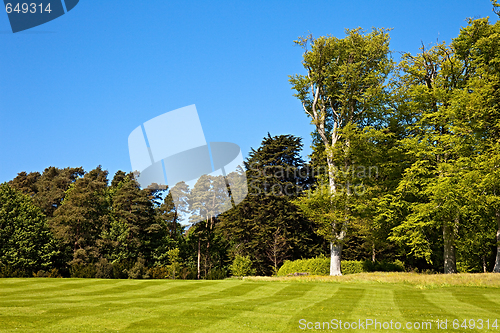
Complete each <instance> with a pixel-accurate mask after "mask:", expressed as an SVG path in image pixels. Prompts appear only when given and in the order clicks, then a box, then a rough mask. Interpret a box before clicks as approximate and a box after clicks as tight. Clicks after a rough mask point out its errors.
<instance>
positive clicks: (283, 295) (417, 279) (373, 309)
mask: <svg viewBox="0 0 500 333" xmlns="http://www.w3.org/2000/svg"><path fill="white" fill-rule="evenodd" d="M464 319H467V320H468V323H467V324H473V323H474V324H475V329H470V328H467V329H466V328H464V327H461V325H462V324H463V320H464ZM301 320H302V321H301ZM335 320H337V321H335ZM340 320H342V325H346V324H345V322H348V323H349V325H352V322H355V323H356V326H357V325H359V323H361V324H362V327H361V328H359V329H356V330H352V329H351V330H344V331H364V332H377V331H379V332H382V331H391V332H408V331H410V332H411V331H422V332H424V331H425V332H500V274H499V275H494V274H477V275H468V274H459V275H455V276H444V275H417V274H410V273H370V274H354V275H350V276H349V275H348V276H343V277H332V278H330V277H317V278H315V277H301V278H251V279H244V280H237V279H228V280H221V281H183V280H99V279H44V278H36V279H35V278H31V279H0V332H216V333H217V332H231V333H232V332H304V331H315V330H314V329H307V325H309V327H310V328H313V327H314V326H315V325H316V324H315V323H316V322H320V323H323V322H329V323H330V325H331V324H332V322H333V323H336V324H337V325H340ZM370 320H372V321H373V322H372V326H369V327H367V326H366V325H367V324H369V323H370ZM375 320H376V321H377V322H379V323H381V324H380V325H379V326H380V327H379V326H377V327H375ZM391 320H392V322H393V324H392V325H393V329H392V330H391V329H389V330H385V329H383V327H382V326H381V325H383V323H384V322H386V324H385V325H386V327H388V326H387V325H390V322H391ZM437 320H440V321H444V320H447V329H446V330H445V329H438V328H437ZM453 320H457V321H455V323H459V326H460V327H458V328H457V329H453ZM488 321H489V322H488ZM495 321H496V323H497V324H498V328H496V327H493V326H494V325H495ZM424 322H430V323H431V325H432V329H429V327H428V329H425V328H424V326H425V325H426V324H424ZM397 323H399V324H401V328H400V329H397V328H396V326H397ZM488 323H489V326H490V328H489V329H488V328H487V326H488ZM405 325H412V327H413V329H411V330H410V329H406V328H405ZM419 325H420V326H421V327H420V329H417V328H416V327H417V326H419ZM427 325H428V324H427ZM441 325H444V324H443V322H441ZM478 325H479V326H481V325H482V329H478ZM301 328H303V329H301ZM330 328H332V329H331V330H330V331H339V330H340V329H335V330H334V329H333V328H334V326H333V325H332V326H330ZM338 328H340V327H338ZM325 331H329V330H328V329H327V326H326V324H325Z"/></svg>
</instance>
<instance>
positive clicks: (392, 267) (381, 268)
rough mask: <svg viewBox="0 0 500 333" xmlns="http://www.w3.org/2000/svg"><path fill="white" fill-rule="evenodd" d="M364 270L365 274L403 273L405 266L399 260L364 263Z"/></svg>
mask: <svg viewBox="0 0 500 333" xmlns="http://www.w3.org/2000/svg"><path fill="white" fill-rule="evenodd" d="M364 269H365V271H366V272H404V271H405V265H404V264H403V262H402V261H401V260H396V261H394V262H389V261H385V260H382V261H375V262H372V261H365V262H364Z"/></svg>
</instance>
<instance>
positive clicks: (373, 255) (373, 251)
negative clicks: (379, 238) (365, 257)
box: [372, 242, 375, 262]
mask: <svg viewBox="0 0 500 333" xmlns="http://www.w3.org/2000/svg"><path fill="white" fill-rule="evenodd" d="M372 262H375V242H373V243H372Z"/></svg>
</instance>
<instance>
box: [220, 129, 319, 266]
mask: <svg viewBox="0 0 500 333" xmlns="http://www.w3.org/2000/svg"><path fill="white" fill-rule="evenodd" d="M301 150H302V140H301V138H298V137H295V136H292V135H278V136H271V135H270V134H268V136H267V137H265V138H264V139H263V140H262V144H261V146H260V147H259V148H258V149H252V151H251V152H250V156H249V158H248V159H247V161H246V162H245V165H246V168H247V171H246V173H247V179H248V182H249V193H248V196H247V197H246V198H245V199H244V200H243V201H242V202H241V203H240V204H239V205H238V206H236V207H234V208H233V209H231V210H230V211H227V212H226V213H224V214H222V215H221V217H220V219H221V223H220V224H219V228H218V229H219V231H220V232H221V233H223V234H224V235H225V237H226V238H228V239H229V240H230V241H231V242H232V246H233V248H232V252H233V255H236V254H239V255H244V256H247V255H249V256H250V257H251V258H252V260H253V265H254V267H255V269H256V270H257V273H258V274H264V275H268V274H272V273H273V272H275V271H276V269H277V268H278V267H279V265H281V263H282V262H283V261H284V260H285V259H292V260H293V259H300V258H302V257H304V256H306V257H311V256H315V255H318V254H320V253H321V252H322V250H323V249H322V245H323V244H322V242H321V239H320V238H319V237H318V236H317V235H315V233H314V231H313V224H312V223H311V222H310V221H309V220H308V219H306V218H305V217H304V216H303V214H301V212H300V211H299V210H298V209H297V207H296V206H295V205H294V204H293V203H292V200H293V199H294V198H296V197H297V196H298V195H300V194H302V192H303V191H304V190H305V189H306V188H308V186H309V185H310V176H311V175H310V170H309V169H308V167H307V165H305V163H304V161H303V160H302V158H301V157H300V153H301Z"/></svg>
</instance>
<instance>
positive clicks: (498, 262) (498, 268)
mask: <svg viewBox="0 0 500 333" xmlns="http://www.w3.org/2000/svg"><path fill="white" fill-rule="evenodd" d="M495 218H496V220H497V226H498V229H497V257H496V259H495V267H493V273H500V211H498V210H497V211H496V213H495Z"/></svg>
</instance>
